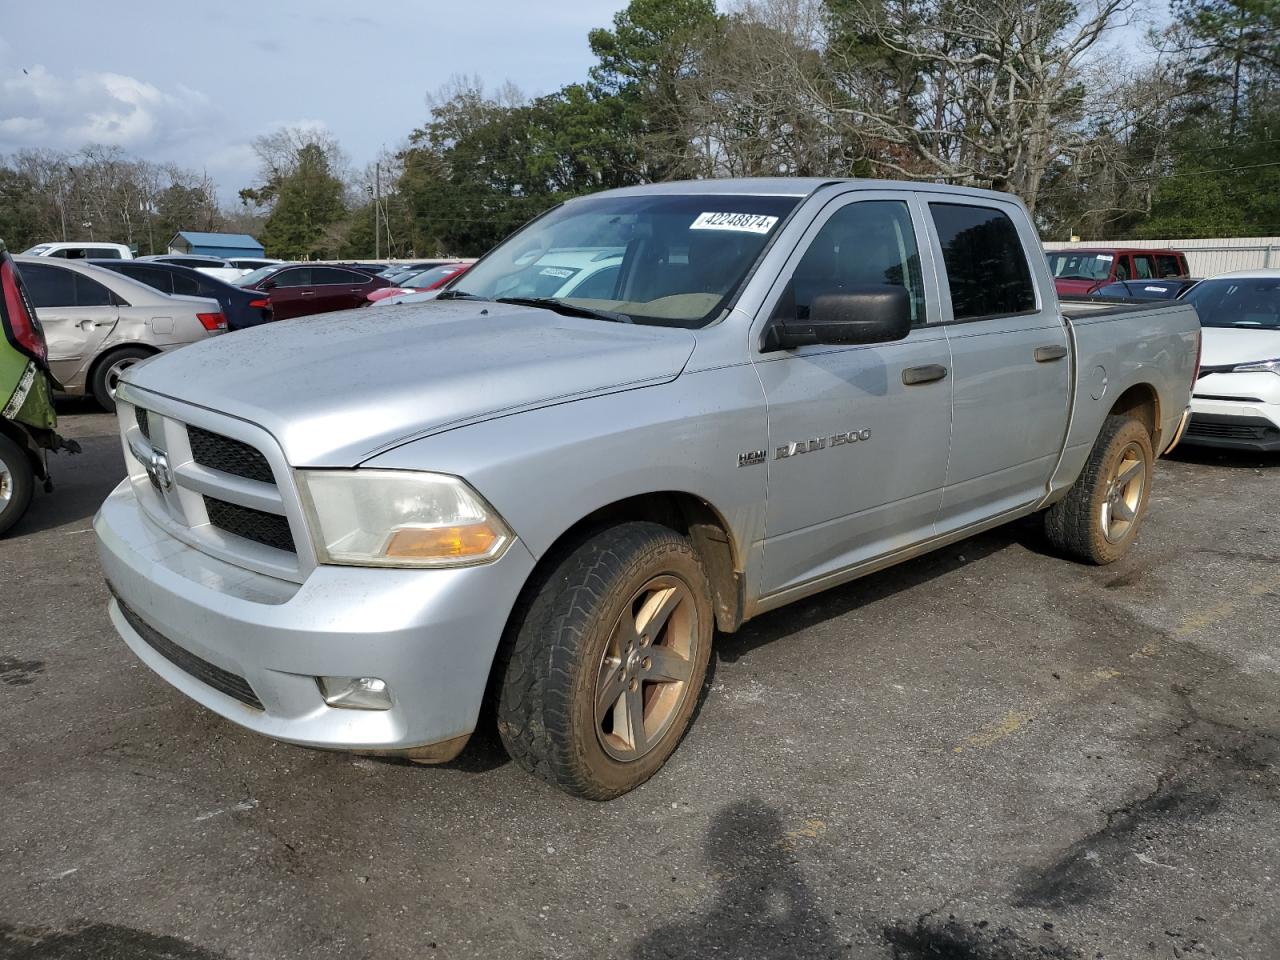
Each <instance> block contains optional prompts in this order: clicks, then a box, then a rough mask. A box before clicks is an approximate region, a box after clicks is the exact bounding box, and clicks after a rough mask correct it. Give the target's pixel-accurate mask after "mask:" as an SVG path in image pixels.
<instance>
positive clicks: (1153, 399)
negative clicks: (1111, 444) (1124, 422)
mask: <svg viewBox="0 0 1280 960" xmlns="http://www.w3.org/2000/svg"><path fill="white" fill-rule="evenodd" d="M1107 415H1108V416H1130V417H1135V418H1136V419H1137V420H1138V421H1139V422H1141V423H1142V425H1143V426H1145V427H1146V428H1147V433H1148V434H1149V435H1150V436H1151V446H1152V448H1153V449H1155V450H1159V449H1160V433H1161V424H1162V423H1163V421H1162V420H1161V418H1160V394H1159V393H1158V392H1157V391H1156V388H1155V387H1154V386H1152V385H1151V384H1150V383H1147V382H1145V381H1143V382H1139V383H1135V384H1133V385H1132V386H1130V387H1129V388H1128V389H1126V390H1125V391H1124V392H1123V393H1121V394H1120V396H1118V397H1116V401H1115V403H1113V404H1112V405H1111V410H1110V411H1109V412H1108V414H1107ZM1104 422H1105V421H1104Z"/></svg>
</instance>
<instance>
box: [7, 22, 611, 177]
mask: <svg viewBox="0 0 1280 960" xmlns="http://www.w3.org/2000/svg"><path fill="white" fill-rule="evenodd" d="M625 5H626V2H625V0H568V2H565V0H540V2H532V0H471V2H469V3H459V2H449V3H444V2H439V0H417V2H414V0H378V2H376V3H367V2H366V3H359V2H351V0H345V2H337V0H257V2H246V0H219V2H218V3H212V4H182V3H179V4H175V3H173V2H172V0H167V2H165V0H124V2H121V3H113V4H104V3H102V2H100V0H96V2H94V0H55V2H30V0H22V2H16V3H6V4H5V7H6V9H5V11H4V16H2V17H0V154H7V153H12V152H14V151H16V150H20V149H23V148H28V147H47V148H56V149H63V150H71V151H74V150H78V149H79V148H80V147H82V146H84V145H85V144H86V143H102V144H108V145H115V146H119V147H120V148H121V149H123V150H124V151H126V152H127V153H129V154H132V155H134V156H137V157H141V158H143V159H147V160H151V161H155V162H174V163H178V164H181V165H182V166H185V167H190V168H193V169H195V170H197V171H201V170H202V171H205V172H207V173H208V174H209V176H211V177H212V178H213V179H214V180H215V181H216V182H217V184H218V189H219V194H220V195H221V196H222V197H223V199H231V198H233V197H235V195H236V191H237V190H239V189H240V188H241V187H245V186H249V185H250V183H251V182H252V181H253V178H254V173H255V171H256V169H257V161H256V158H255V157H254V155H253V150H252V148H251V146H250V144H251V142H252V140H253V138H254V137H256V136H258V135H260V134H263V133H268V132H270V131H272V130H274V129H276V128H278V127H280V126H282V125H286V124H288V125H295V124H298V125H308V126H311V125H314V126H323V127H325V128H327V129H328V130H329V131H330V132H332V133H333V134H334V135H335V136H336V137H337V138H338V141H339V142H340V143H341V144H342V146H343V148H344V149H345V150H346V152H347V154H348V156H349V157H350V159H351V160H352V162H353V165H354V166H355V167H356V168H361V167H363V166H364V165H365V164H366V163H369V162H371V161H372V160H373V159H374V158H375V156H377V154H378V153H379V151H380V150H381V148H382V147H384V146H385V147H387V148H390V149H394V148H395V147H396V146H397V145H399V144H400V143H401V142H402V141H403V139H404V138H405V137H406V136H407V135H408V133H409V132H410V131H411V130H413V129H414V128H415V127H417V126H420V125H421V124H422V123H423V122H424V121H425V120H426V118H427V107H426V103H425V96H426V94H427V93H428V92H429V91H434V90H437V89H439V88H440V87H441V86H442V85H443V84H445V83H446V82H447V81H448V80H449V79H450V78H451V77H453V76H458V75H463V76H468V77H469V76H473V75H477V76H479V77H480V78H481V79H482V80H483V81H484V84H485V88H486V89H488V90H494V91H496V90H497V89H498V88H499V87H500V86H502V84H503V83H504V82H506V81H511V82H512V83H514V84H515V85H516V86H517V87H519V88H520V89H521V90H522V91H523V92H524V93H526V94H529V95H534V96H536V95H539V94H543V93H550V92H552V91H553V90H556V89H558V88H559V87H560V86H562V85H563V84H565V83H570V82H573V81H577V80H581V79H583V78H584V77H585V75H586V71H587V68H588V67H589V66H590V65H591V64H592V62H593V58H592V56H591V51H590V50H589V48H588V47H587V32H588V31H589V30H590V29H591V28H593V27H607V26H609V25H610V23H611V22H612V19H613V15H614V13H615V12H616V11H618V10H620V9H621V8H622V7H624V6H625Z"/></svg>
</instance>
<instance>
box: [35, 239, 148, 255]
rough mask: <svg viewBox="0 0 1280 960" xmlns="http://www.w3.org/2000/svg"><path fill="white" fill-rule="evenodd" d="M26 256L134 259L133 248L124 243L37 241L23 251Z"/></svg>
mask: <svg viewBox="0 0 1280 960" xmlns="http://www.w3.org/2000/svg"><path fill="white" fill-rule="evenodd" d="M22 256H24V257H59V258H61V259H63V260H132V259H133V250H131V249H130V248H129V247H127V246H125V244H123V243H97V242H95V241H92V240H88V241H77V242H75V243H61V242H60V243H37V244H36V245H35V246H34V247H29V248H28V249H26V250H24V251H22Z"/></svg>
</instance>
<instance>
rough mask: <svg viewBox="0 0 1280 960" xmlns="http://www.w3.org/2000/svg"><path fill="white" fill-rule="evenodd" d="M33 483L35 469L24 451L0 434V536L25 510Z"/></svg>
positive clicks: (34, 480) (34, 481) (29, 501)
mask: <svg viewBox="0 0 1280 960" xmlns="http://www.w3.org/2000/svg"><path fill="white" fill-rule="evenodd" d="M35 483H36V477H35V471H34V470H32V469H31V461H30V460H29V459H28V458H27V455H26V453H25V452H24V451H23V450H22V448H21V447H19V446H18V445H17V444H16V443H14V442H13V441H12V440H10V439H9V438H8V437H6V436H5V435H4V434H0V536H3V535H4V534H5V532H6V531H7V530H8V529H9V528H10V527H12V526H13V525H14V524H15V523H17V522H18V521H19V520H21V519H22V515H23V514H24V513H26V512H27V507H28V506H29V505H30V504H31V491H32V490H33V489H34V488H35Z"/></svg>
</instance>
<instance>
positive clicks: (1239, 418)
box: [1183, 373, 1280, 451]
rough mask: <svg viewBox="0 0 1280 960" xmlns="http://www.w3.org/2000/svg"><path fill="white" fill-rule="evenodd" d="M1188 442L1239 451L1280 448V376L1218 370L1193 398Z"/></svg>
mask: <svg viewBox="0 0 1280 960" xmlns="http://www.w3.org/2000/svg"><path fill="white" fill-rule="evenodd" d="M1183 442H1185V443H1195V444H1200V445H1202V446H1208V447H1223V448H1227V449H1235V450H1264V451H1274V450H1280V377H1277V376H1276V375H1275V374H1274V373H1216V374H1209V375H1208V376H1205V377H1202V378H1201V379H1200V381H1199V382H1198V383H1197V384H1196V388H1195V393H1194V394H1193V396H1192V398H1191V423H1190V425H1189V426H1188V428H1187V434H1186V437H1185V439H1184V441H1183Z"/></svg>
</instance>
